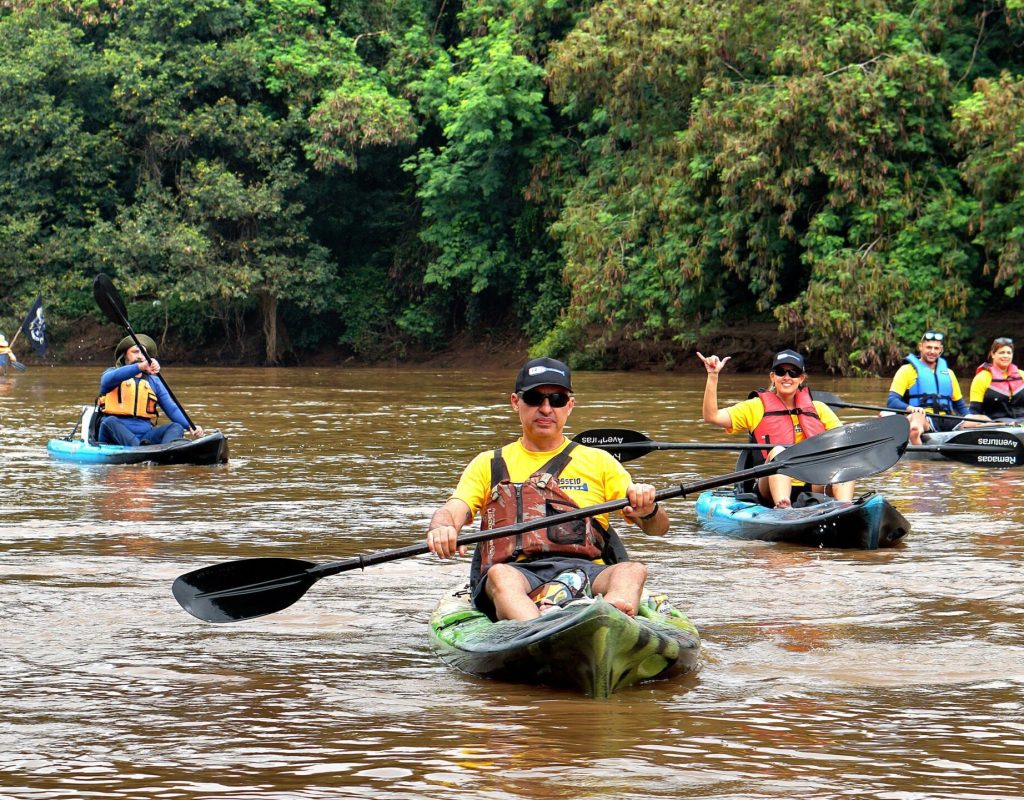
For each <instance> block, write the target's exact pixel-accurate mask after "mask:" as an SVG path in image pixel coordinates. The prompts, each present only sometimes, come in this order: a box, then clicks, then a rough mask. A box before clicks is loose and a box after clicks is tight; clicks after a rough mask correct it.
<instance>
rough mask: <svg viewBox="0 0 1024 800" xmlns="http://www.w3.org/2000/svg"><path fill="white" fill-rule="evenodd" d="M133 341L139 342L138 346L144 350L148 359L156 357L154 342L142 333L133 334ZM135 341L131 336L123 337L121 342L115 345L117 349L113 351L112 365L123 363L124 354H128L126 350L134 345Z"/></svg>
mask: <svg viewBox="0 0 1024 800" xmlns="http://www.w3.org/2000/svg"><path fill="white" fill-rule="evenodd" d="M135 339H138V340H139V344H141V345H142V346H143V347H145V348H146V354H147V355H148V356H149V357H150V358H155V357H156V342H154V341H153V338H152V337H151V336H146V334H144V333H137V334H135ZM135 339H133V338H132V337H131V336H125V337H124V338H123V339H122V340H121V341H119V342H118V343H117V349H116V350H114V363H115V364H122V363H124V354H125V353H127V352H128V348H129V347H131V346H132V345H134V344H135Z"/></svg>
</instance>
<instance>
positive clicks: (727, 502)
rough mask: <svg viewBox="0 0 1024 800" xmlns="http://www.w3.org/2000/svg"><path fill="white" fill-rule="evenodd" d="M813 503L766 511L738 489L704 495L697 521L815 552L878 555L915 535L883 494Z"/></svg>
mask: <svg viewBox="0 0 1024 800" xmlns="http://www.w3.org/2000/svg"><path fill="white" fill-rule="evenodd" d="M813 498H815V499H817V500H818V501H817V502H812V503H809V504H808V505H804V506H803V507H800V508H784V509H782V508H768V507H767V506H763V505H760V504H759V503H758V502H757V500H756V499H755V497H754V495H752V494H749V493H742V494H737V493H736V492H735V491H734V490H732V489H728V490H724V489H720V490H717V491H713V492H702V493H701V494H700V495H699V496H698V498H697V518H698V520H699V521H700V524H701V525H702V526H703V527H704V528H706V529H707V530H710V531H713V532H715V533H722V534H725V535H727V536H734V537H738V538H741V539H760V540H762V541H766V542H790V543H792V544H801V545H808V546H810V547H844V548H860V549H863V550H875V549H877V548H879V547H891V546H892V545H894V544H896V543H898V542H899V541H901V540H902V539H903V537H904V536H906V535H907V534H908V533H909V532H910V523H909V522H907V520H906V519H905V518H904V516H903V515H902V514H900V512H899V511H897V510H896V509H895V508H894V507H893V506H892V505H891V504H890V503H889V501H887V500H886V499H885V498H884V497H882V495H880V494H878V493H877V492H869V493H867V494H864V495H862V496H860V497H857V498H855V499H854V500H852V501H840V500H833V499H831V498H825V497H824V496H823V495H814V496H813Z"/></svg>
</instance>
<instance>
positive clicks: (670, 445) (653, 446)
mask: <svg viewBox="0 0 1024 800" xmlns="http://www.w3.org/2000/svg"><path fill="white" fill-rule="evenodd" d="M590 446H591V447H597V448H599V449H601V450H614V451H616V452H618V451H638V452H640V453H641V454H644V453H648V452H653V451H655V450H769V449H771V447H772V445H767V444H757V443H756V442H736V443H735V444H733V443H732V442H653V441H652V442H624V443H623V444H614V445H613V444H607V445H602V444H595V445H590ZM947 449H950V450H959V451H960V452H963V453H968V452H974V453H988V452H998V451H1000V450H1005V449H1006V448H1005V447H1000V446H999V445H991V444H986V445H981V444H956V443H955V442H954V443H949V444H910V445H907V452H908V453H912V452H918V453H921V452H931V453H935V452H942V451H943V450H947Z"/></svg>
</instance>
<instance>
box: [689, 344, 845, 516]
mask: <svg viewBox="0 0 1024 800" xmlns="http://www.w3.org/2000/svg"><path fill="white" fill-rule="evenodd" d="M697 356H698V357H699V358H700V360H701V361H702V362H704V368H705V369H706V370H707V373H708V378H707V384H706V385H705V387H704V404H703V413H704V421H705V422H709V423H711V424H712V425H718V426H719V427H720V428H725V430H726V433H735V432H737V431H747V432H748V433H749V434H750V438H751V441H755V442H758V443H761V444H764V445H765V449H764V450H762V451H760V452H761V454H762V457H763V458H764V459H765V460H767V461H770V460H771V459H772V458H774V457H775V456H776V455H778V454H779V453H781V452H782V450H783V449H784V448H785V446H786V445H791V444H796V443H798V442H802V441H803V440H804V439H806V438H808V437H810V436H814V435H815V434H818V433H821V432H823V431H826V430H831V429H832V428H838V427H839V426H840V425H842V423H841V422H840V421H839V418H838V417H837V416H836V415H835V413H834V412H833V411H832V409H830V408H829V407H828V406H827V405H825V404H824V403H821V402H818V401H817V400H814V399H813V398H812V397H811V392H810V390H809V389H808V388H807V386H806V383H805V381H806V379H807V371H806V370H805V368H804V359H803V356H801V355H800V354H799V353H797V352H795V351H793V350H783V351H781V352H779V353H777V354H776V356H775V360H774V361H773V362H772V368H771V371H770V372H769V373H768V381H769V386H768V390H767V391H759V392H758V391H755V392H751V395H750V399H748V400H744V401H743V402H741V403H737V404H736V405H733V406H730V407H729V408H723V409H720V408H719V407H718V375H719V373H721V371H722V368H723V367H724V366H725V364H726V362H727V361H728V360H729V359H730V358H731V356H726V357H725V358H721V359H720V358H719V357H718V356H708V357H706V358H705V357H704V356H703V355H701V354H700V353H697ZM804 491H807V488H806V485H805V484H803V483H800V482H799V481H794V480H793V479H792V478H790V477H789V476H788V475H782V474H780V473H776V474H775V475H769V476H767V477H763V478H759V479H758V481H757V495H758V497H759V498H760V499H761V502H763V503H764V504H765V505H774V506H775V507H776V508H789V507H790V506H791V505H792V502H793V500H794V499H795V498H796V496H797V495H798V494H800V493H801V492H804ZM810 491H813V492H826V491H827V492H828V493H829V494H831V495H832V496H833V497H834V498H835V499H837V500H852V499H853V491H854V484H853V481H847V482H846V483H837V484H833V485H830V486H812V487H811V489H810Z"/></svg>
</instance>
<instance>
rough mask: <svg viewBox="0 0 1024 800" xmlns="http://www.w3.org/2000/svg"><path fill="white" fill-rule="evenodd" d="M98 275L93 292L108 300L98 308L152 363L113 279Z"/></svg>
mask: <svg viewBox="0 0 1024 800" xmlns="http://www.w3.org/2000/svg"><path fill="white" fill-rule="evenodd" d="M100 277H101V276H99V275H97V276H96V281H95V282H94V283H93V289H94V290H95V291H94V294H96V295H97V300H98V299H99V294H100V293H101V292H103V293H104V294H105V295H106V297H107V300H108V301H109V302H108V303H102V302H100V303H99V306H100V309H101V310H102V311H103V312H104V313H106V315H107V317H108V318H111V312H113V316H114V317H115V318H113V319H110V321H111V322H114V323H120V324H121V325H122V326H124V328H125V330H127V331H128V335H129V336H131V337H132V341H133V342H135V346H136V347H138V348H139V351H140V352H141V353H142V355H143V356H144V357H145V359H146V363H147V364H152V363H153V359H151V358H150V357H149V353H148V352H146V348H145V347H143V346H142V342H140V341H139V337H138V336H136V335H135V331H134V330H133V329H132V324H131V323H130V322H129V321H128V317H127V315H126V313H125V312H124V311H122V310H121V309H122V308H123V307H124V302H123V301H122V300H121V296H120V295H119V294H118V293H117V289H116V288H114V284H113V281H111V280H110V278H106V276H103V277H104V278H106V280H105V281H101V280H100ZM159 377H160V381H161V382H162V383H163V385H164V388H165V389H166V390H167V394H168V395H170V397H171V400H173V401H174V404H175V405H176V406H177V407H178V410H179V411H180V412H181V415H182V416H183V417H184V418H185V421H186V422H187V423H188V427H189V429H190V430H195V427H196V426H195V425H194V424H193V422H192V418H191V417H189V415H188V412H187V411H186V410H185V407H184V406H183V405H182V404H181V402H180V401H179V400H178V398H177V397H175V396H174V392H173V391H172V390H171V387H170V384H168V383H167V380H166V379H165V378H164V377H163V376H162V375H160V376H159Z"/></svg>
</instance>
